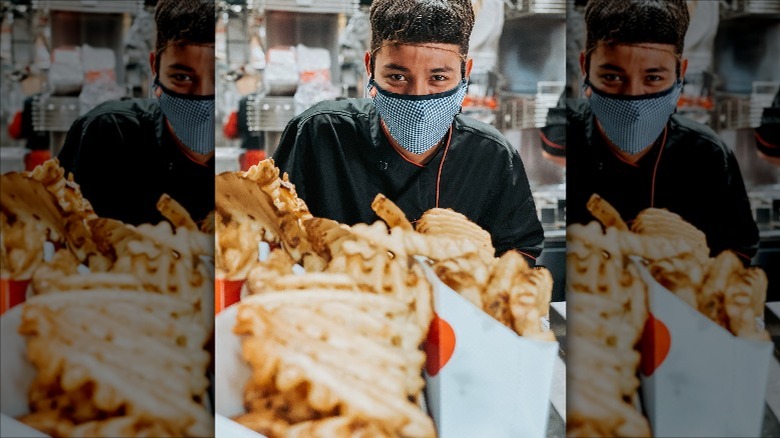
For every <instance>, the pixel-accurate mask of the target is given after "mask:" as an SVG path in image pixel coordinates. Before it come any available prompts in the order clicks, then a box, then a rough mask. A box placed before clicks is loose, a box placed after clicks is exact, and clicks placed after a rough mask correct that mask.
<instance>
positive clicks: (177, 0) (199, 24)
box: [154, 0, 216, 54]
mask: <svg viewBox="0 0 780 438" xmlns="http://www.w3.org/2000/svg"><path fill="white" fill-rule="evenodd" d="M154 23H155V27H156V28H157V38H156V40H155V51H156V52H157V53H158V54H159V53H160V52H162V51H163V49H165V48H166V47H167V46H168V45H169V44H214V33H215V30H216V10H215V8H214V0H159V1H158V2H157V5H156V6H155V8H154Z"/></svg>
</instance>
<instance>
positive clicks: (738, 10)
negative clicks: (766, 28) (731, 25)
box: [720, 0, 780, 20]
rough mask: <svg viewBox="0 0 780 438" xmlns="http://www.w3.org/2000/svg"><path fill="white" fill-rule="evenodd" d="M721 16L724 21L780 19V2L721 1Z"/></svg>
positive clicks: (766, 0) (775, 0) (773, 0)
mask: <svg viewBox="0 0 780 438" xmlns="http://www.w3.org/2000/svg"><path fill="white" fill-rule="evenodd" d="M720 16H721V19H723V20H729V19H735V18H746V17H754V18H780V1H777V0H721V2H720Z"/></svg>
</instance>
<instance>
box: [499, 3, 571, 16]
mask: <svg viewBox="0 0 780 438" xmlns="http://www.w3.org/2000/svg"><path fill="white" fill-rule="evenodd" d="M504 13H505V16H506V18H507V19H513V18H523V17H556V18H565V17H566V0H504Z"/></svg>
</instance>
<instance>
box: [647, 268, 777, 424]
mask: <svg viewBox="0 0 780 438" xmlns="http://www.w3.org/2000/svg"><path fill="white" fill-rule="evenodd" d="M635 263H636V264H637V267H638V268H639V272H640V274H641V275H642V278H643V280H644V281H645V283H646V284H647V286H648V301H649V310H650V315H649V317H648V322H647V324H646V325H645V333H644V335H643V339H642V366H641V372H640V378H641V381H642V385H641V388H642V404H643V407H644V410H645V412H646V414H647V416H648V419H649V420H650V425H651V428H652V430H653V436H656V437H701V436H707V437H734V436H760V435H761V426H762V421H763V417H764V406H765V402H764V399H765V395H766V387H767V381H768V377H769V364H770V360H771V358H772V348H773V347H772V343H771V342H770V341H758V340H752V339H746V338H739V337H736V336H734V335H732V334H731V333H730V332H728V331H727V330H726V329H724V328H723V327H721V326H719V325H718V324H716V323H715V322H713V321H711V320H710V319H708V318H707V317H706V316H704V315H703V314H701V313H700V312H699V311H698V310H697V309H694V308H693V307H691V306H690V305H688V304H687V303H686V302H684V301H683V300H681V299H680V298H678V297H677V296H676V295H674V294H673V293H672V292H670V291H669V290H668V289H666V288H664V287H663V286H661V285H660V284H659V283H658V282H656V281H655V279H653V277H652V275H651V274H650V272H649V271H648V270H647V269H645V268H644V266H642V265H641V262H639V261H638V260H635Z"/></svg>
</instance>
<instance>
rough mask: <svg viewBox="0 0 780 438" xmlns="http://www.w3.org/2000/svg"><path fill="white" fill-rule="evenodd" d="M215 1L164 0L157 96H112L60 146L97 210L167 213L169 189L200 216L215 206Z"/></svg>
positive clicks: (114, 214) (155, 64) (133, 215)
mask: <svg viewBox="0 0 780 438" xmlns="http://www.w3.org/2000/svg"><path fill="white" fill-rule="evenodd" d="M214 17H215V12H214V3H213V1H204V0H159V1H158V2H157V5H156V9H155V17H154V18H155V23H156V28H157V36H156V43H155V51H154V52H152V53H150V55H149V62H150V64H151V67H152V72H153V74H154V95H155V97H154V98H152V99H129V100H123V101H112V102H106V103H104V104H102V105H99V106H98V107H96V108H94V109H93V110H92V111H90V112H89V113H87V114H86V115H84V116H82V117H80V118H79V119H77V120H76V122H74V124H73V125H72V126H71V128H70V131H69V132H68V134H67V137H66V139H65V143H64V145H63V147H62V150H61V152H60V153H59V156H58V158H59V160H60V163H61V165H62V166H63V167H64V168H65V170H66V172H73V177H74V179H75V181H76V182H77V183H79V184H80V185H81V190H82V192H83V194H84V197H85V198H87V199H88V200H89V201H90V202H91V203H92V206H93V207H94V209H95V212H96V213H97V214H98V216H102V217H110V218H115V219H119V220H122V221H124V222H127V223H130V224H140V223H145V222H151V223H157V222H160V221H161V220H163V217H162V215H161V214H160V213H159V212H158V211H157V209H156V203H157V201H158V199H159V198H160V195H162V194H163V193H167V194H168V195H170V196H171V197H172V198H173V199H175V200H176V201H178V202H179V203H180V204H182V205H183V206H184V208H186V209H187V210H188V211H189V213H190V215H191V216H192V218H193V219H194V220H196V221H200V220H202V219H204V218H205V217H206V215H207V214H208V213H209V212H210V211H211V210H213V209H214V158H213V157H214V132H215V131H214V29H215V27H214V26H215V18H214Z"/></svg>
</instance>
